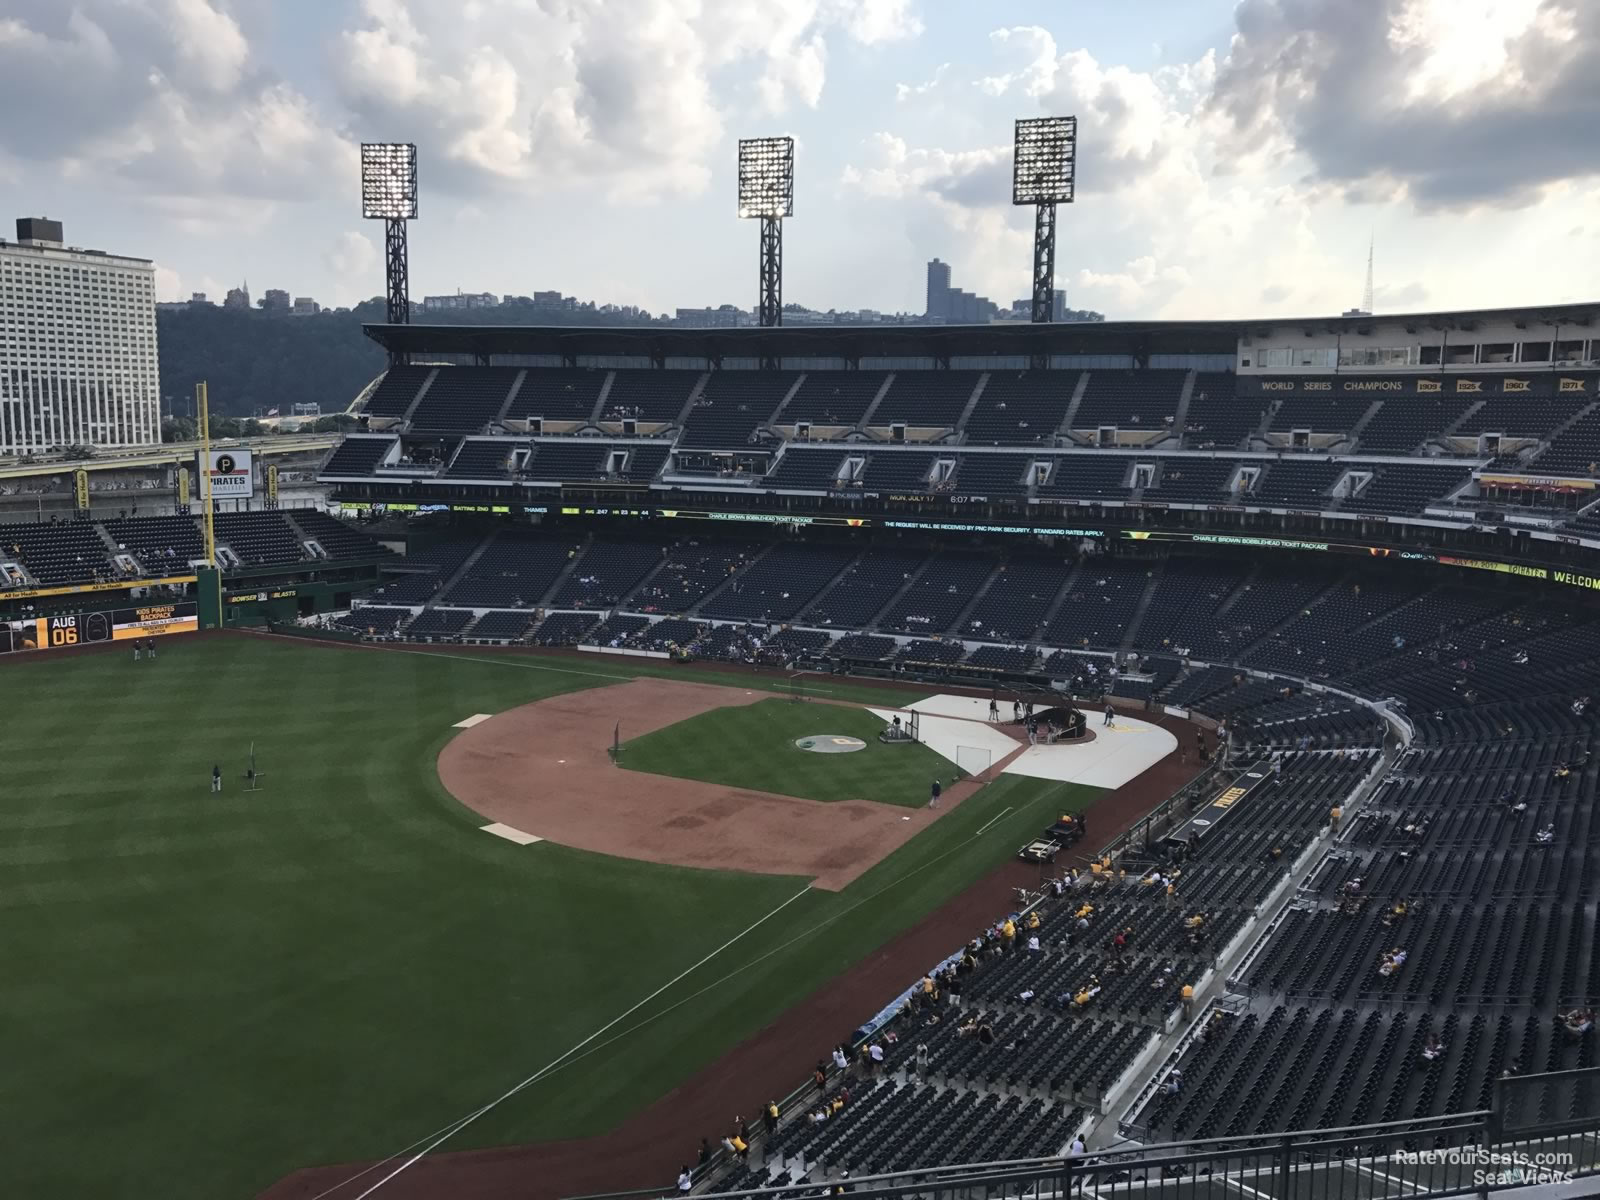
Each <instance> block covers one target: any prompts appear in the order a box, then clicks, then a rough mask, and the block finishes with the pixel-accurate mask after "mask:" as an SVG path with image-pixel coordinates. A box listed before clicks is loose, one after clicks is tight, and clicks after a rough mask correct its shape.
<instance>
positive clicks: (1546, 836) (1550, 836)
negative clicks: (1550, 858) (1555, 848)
mask: <svg viewBox="0 0 1600 1200" xmlns="http://www.w3.org/2000/svg"><path fill="white" fill-rule="evenodd" d="M1533 840H1534V841H1536V842H1538V843H1539V845H1541V846H1548V845H1549V844H1550V843H1551V842H1553V841H1555V840H1556V827H1555V826H1554V825H1546V826H1545V827H1544V828H1543V829H1541V830H1539V832H1538V833H1536V834H1534V835H1533Z"/></svg>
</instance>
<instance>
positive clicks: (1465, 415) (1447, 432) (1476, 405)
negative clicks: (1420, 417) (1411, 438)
mask: <svg viewBox="0 0 1600 1200" xmlns="http://www.w3.org/2000/svg"><path fill="white" fill-rule="evenodd" d="M1486 403H1488V402H1487V401H1485V400H1474V401H1473V402H1472V403H1471V404H1469V405H1467V407H1466V409H1465V410H1464V411H1463V412H1462V413H1461V415H1460V416H1459V417H1457V418H1456V419H1455V420H1454V421H1451V422H1450V424H1448V425H1446V426H1445V427H1444V429H1443V430H1441V431H1440V432H1439V433H1438V434H1436V435H1434V436H1433V437H1431V438H1429V439H1428V440H1427V442H1426V443H1424V445H1425V447H1426V446H1432V445H1436V444H1439V443H1442V442H1443V441H1444V440H1445V439H1446V438H1451V437H1454V436H1455V432H1456V430H1458V429H1460V428H1461V426H1462V425H1463V424H1465V423H1466V422H1467V421H1469V420H1470V419H1472V418H1473V417H1475V416H1477V415H1478V410H1479V409H1480V408H1482V407H1483V406H1484V405H1485V404H1486Z"/></svg>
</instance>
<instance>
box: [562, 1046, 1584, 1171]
mask: <svg viewBox="0 0 1600 1200" xmlns="http://www.w3.org/2000/svg"><path fill="white" fill-rule="evenodd" d="M1522 1078H1523V1079H1525V1080H1533V1079H1537V1078H1540V1077H1539V1076H1523V1077H1522ZM1491 1116H1492V1113H1491V1111H1490V1110H1488V1109H1477V1110H1473V1111H1470V1112H1463V1113H1446V1114H1443V1115H1440V1116H1435V1117H1414V1118H1411V1119H1408V1120H1401V1121H1391V1122H1380V1123H1376V1124H1367V1125H1346V1126H1340V1127H1338V1128H1334V1129H1317V1130H1302V1131H1297V1132H1292V1133H1266V1134H1239V1135H1235V1136H1232V1137H1219V1138H1205V1139H1201V1140H1189V1141H1182V1142H1161V1143H1157V1144H1155V1145H1150V1146H1132V1147H1129V1146H1126V1145H1125V1146H1123V1147H1121V1148H1119V1149H1117V1150H1113V1151H1104V1152H1099V1153H1090V1154H1086V1155H1084V1156H1083V1157H1082V1158H1077V1159H1067V1158H1064V1157H1063V1156H1061V1155H1050V1156H1045V1157H1034V1158H1019V1159H1006V1160H1001V1161H997V1162H986V1163H965V1164H951V1165H949V1166H936V1167H927V1168H921V1169H917V1170H910V1171H899V1172H894V1173H891V1174H884V1175H862V1176H856V1177H853V1178H852V1179H851V1180H850V1191H851V1193H852V1194H857V1193H865V1194H878V1195H883V1194H889V1193H891V1192H892V1190H893V1189H895V1188H923V1189H926V1188H928V1187H930V1186H939V1187H943V1188H950V1189H956V1188H965V1187H971V1186H978V1185H982V1184H985V1183H990V1184H993V1183H1000V1182H1024V1181H1027V1180H1030V1179H1032V1178H1034V1177H1036V1176H1037V1175H1038V1174H1039V1173H1041V1172H1057V1171H1061V1170H1063V1169H1067V1168H1068V1165H1069V1164H1070V1171H1071V1173H1073V1174H1079V1173H1084V1172H1085V1170H1086V1169H1087V1170H1094V1171H1109V1170H1127V1169H1129V1168H1130V1167H1137V1168H1139V1169H1151V1168H1159V1167H1163V1166H1166V1165H1185V1164H1194V1163H1203V1162H1207V1161H1212V1160H1216V1159H1227V1158H1236V1157H1238V1156H1239V1155H1240V1154H1241V1153H1282V1152H1284V1151H1285V1150H1286V1151H1287V1152H1288V1153H1289V1154H1290V1155H1296V1154H1299V1155H1310V1154H1318V1155H1324V1156H1325V1155H1326V1153H1327V1151H1328V1150H1329V1149H1330V1148H1335V1147H1338V1146H1340V1145H1343V1144H1345V1143H1363V1142H1370V1141H1372V1140H1373V1139H1374V1138H1380V1139H1381V1138H1404V1139H1415V1138H1418V1137H1440V1136H1443V1135H1447V1134H1451V1133H1461V1134H1471V1135H1474V1136H1477V1135H1481V1134H1482V1133H1483V1132H1484V1130H1485V1129H1486V1126H1487V1122H1488V1120H1489V1118H1490V1117H1491ZM1584 1128H1586V1129H1593V1130H1600V1117H1596V1118H1594V1119H1592V1120H1591V1121H1589V1122H1588V1123H1587V1125H1585V1126H1584ZM935 1181H937V1183H935ZM817 1186H818V1185H817V1184H816V1183H803V1184H791V1185H788V1186H786V1187H772V1188H742V1189H740V1190H739V1191H737V1192H703V1193H697V1196H698V1197H699V1198H700V1200H708V1198H711V1197H721V1196H729V1197H734V1196H738V1197H748V1198H751V1200H784V1198H787V1197H796V1198H798V1197H801V1196H814V1195H815V1194H816V1193H817ZM672 1190H673V1189H671V1188H635V1189H632V1190H629V1191H621V1192H597V1193H590V1194H586V1195H583V1196H577V1197H571V1198H569V1200H644V1198H647V1197H665V1196H668V1195H670V1193H671V1192H672ZM1414 1194H1419V1195H1420V1194H1424V1193H1414Z"/></svg>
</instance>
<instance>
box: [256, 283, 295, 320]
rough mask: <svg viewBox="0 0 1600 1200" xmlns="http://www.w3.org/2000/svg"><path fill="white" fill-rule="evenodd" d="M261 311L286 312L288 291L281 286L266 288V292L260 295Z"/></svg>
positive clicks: (287, 309)
mask: <svg viewBox="0 0 1600 1200" xmlns="http://www.w3.org/2000/svg"><path fill="white" fill-rule="evenodd" d="M261 311H262V312H269V313H280V314H281V313H286V312H288V311H289V293H288V292H286V291H284V290H283V289H282V288H268V289H267V294H266V295H265V296H263V297H261Z"/></svg>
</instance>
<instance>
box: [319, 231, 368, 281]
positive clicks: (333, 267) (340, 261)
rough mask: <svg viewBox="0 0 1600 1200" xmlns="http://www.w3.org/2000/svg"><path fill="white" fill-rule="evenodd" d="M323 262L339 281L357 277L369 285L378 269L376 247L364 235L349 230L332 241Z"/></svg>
mask: <svg viewBox="0 0 1600 1200" xmlns="http://www.w3.org/2000/svg"><path fill="white" fill-rule="evenodd" d="M323 261H324V262H325V263H326V264H327V267H328V270H329V271H331V272H333V274H334V275H336V276H338V277H339V278H340V279H350V278H352V277H359V278H362V279H365V280H367V281H368V282H369V283H370V281H371V279H372V277H373V274H374V273H375V272H376V271H377V267H378V247H377V246H375V245H373V243H372V239H371V238H369V237H368V236H367V235H366V234H364V233H358V232H357V231H356V230H353V229H349V230H346V231H345V232H344V233H341V234H340V235H339V236H338V238H336V239H335V240H334V243H333V245H332V246H331V247H330V248H329V249H328V252H327V253H326V254H325V255H323Z"/></svg>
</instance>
